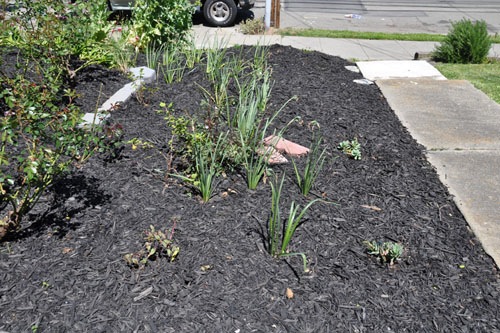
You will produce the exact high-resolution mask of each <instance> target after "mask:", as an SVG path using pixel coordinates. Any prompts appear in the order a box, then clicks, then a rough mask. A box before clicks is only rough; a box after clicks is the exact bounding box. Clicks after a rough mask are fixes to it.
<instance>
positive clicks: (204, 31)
mask: <svg viewBox="0 0 500 333" xmlns="http://www.w3.org/2000/svg"><path fill="white" fill-rule="evenodd" d="M193 31H194V36H195V43H196V45H197V46H199V47H212V46H214V45H218V46H220V45H221V44H223V45H225V46H233V45H237V44H239V45H256V44H261V45H272V44H281V45H290V46H293V47H296V48H299V49H304V50H311V51H319V52H322V53H326V54H329V55H334V56H338V57H341V58H344V59H348V60H353V61H373V60H412V59H413V58H414V56H415V53H419V54H420V55H422V54H429V53H431V52H432V51H433V50H434V49H435V48H436V46H437V45H439V43H436V42H412V41H397V40H368V39H342V38H313V37H294V36H280V35H244V34H242V33H241V32H240V30H239V27H229V28H207V27H205V26H202V25H196V26H194V27H193ZM489 56H490V57H500V44H494V45H493V47H492V48H491V50H490V53H489Z"/></svg>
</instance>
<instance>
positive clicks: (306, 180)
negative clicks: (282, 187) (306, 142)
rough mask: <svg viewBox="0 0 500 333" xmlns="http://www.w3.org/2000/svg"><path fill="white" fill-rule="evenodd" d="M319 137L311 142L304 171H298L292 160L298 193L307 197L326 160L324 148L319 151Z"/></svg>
mask: <svg viewBox="0 0 500 333" xmlns="http://www.w3.org/2000/svg"><path fill="white" fill-rule="evenodd" d="M321 141H322V140H321V137H319V138H318V139H317V140H316V141H314V142H313V144H312V146H311V148H310V149H309V154H308V155H307V157H306V163H305V167H304V170H302V172H300V171H299V169H298V167H297V164H296V163H295V161H294V160H292V164H293V169H294V171H295V177H296V179H297V184H298V185H299V188H300V192H301V193H302V194H303V195H304V196H307V195H308V194H309V192H310V191H311V189H312V187H313V184H314V182H315V181H316V178H318V176H319V174H320V172H321V170H322V169H323V164H324V163H325V159H326V148H324V149H323V150H320V145H321Z"/></svg>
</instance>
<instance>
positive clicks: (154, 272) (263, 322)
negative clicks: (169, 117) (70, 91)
mask: <svg viewBox="0 0 500 333" xmlns="http://www.w3.org/2000/svg"><path fill="white" fill-rule="evenodd" d="M269 52H270V59H269V64H270V66H271V67H272V78H273V81H274V85H273V89H272V96H271V100H270V103H269V107H268V109H269V110H270V111H271V112H272V111H276V110H278V109H279V108H280V107H281V106H282V105H283V104H284V103H285V102H286V101H287V100H288V99H289V98H290V97H292V96H297V97H298V99H297V100H296V101H294V102H291V103H289V104H288V105H287V106H286V107H285V108H284V109H283V111H282V112H281V113H280V115H279V116H278V118H277V119H276V121H275V123H274V126H275V128H277V129H280V128H282V127H283V126H284V125H285V124H287V123H288V122H289V121H290V120H291V119H293V118H294V117H296V116H300V121H298V122H294V123H293V124H292V125H291V126H290V127H289V128H288V130H287V131H286V132H285V137H286V138H287V139H290V140H292V141H294V142H297V143H300V144H302V145H305V146H308V145H309V144H310V142H311V140H312V137H313V132H312V128H316V130H315V132H314V133H315V134H318V132H319V133H321V134H322V136H323V138H324V145H323V147H324V148H326V149H327V154H328V158H327V161H326V163H325V167H324V169H323V172H322V173H321V174H320V176H319V178H318V180H317V182H316V184H315V187H314V189H313V192H312V195H311V196H310V197H309V198H304V197H303V196H302V195H301V194H300V193H299V191H298V188H297V185H296V182H295V179H294V177H295V176H294V173H293V167H292V166H291V164H286V165H281V166H277V167H273V171H274V172H275V173H277V174H278V175H280V176H281V175H282V174H285V175H286V176H285V184H284V188H283V193H282V205H281V206H282V209H283V215H284V216H286V214H287V213H288V208H289V207H290V203H291V202H292V201H295V202H297V203H300V204H301V205H302V206H303V205H304V204H305V203H307V202H308V200H310V199H312V198H316V197H321V198H324V200H325V201H328V202H334V203H336V205H333V204H326V203H318V204H316V205H314V206H313V207H312V208H311V209H310V210H309V212H308V213H307V216H306V219H305V221H304V223H303V224H302V225H301V226H300V227H299V228H298V230H297V233H296V235H295V237H294V238H293V239H292V242H291V243H290V250H291V251H298V252H303V253H305V254H306V255H307V258H308V261H309V267H310V269H311V272H310V273H304V272H302V270H301V265H302V262H301V260H300V258H297V257H291V258H288V259H287V260H277V259H274V258H272V257H270V256H269V255H268V254H267V253H266V251H265V239H266V224H267V220H268V218H269V212H270V203H271V197H270V195H271V192H270V187H269V183H261V184H259V186H258V188H257V189H256V190H254V191H251V190H248V189H247V187H246V184H245V179H244V177H243V175H242V174H241V173H238V172H235V173H228V174H227V176H226V177H220V178H219V179H218V186H217V188H216V191H215V193H214V197H213V198H212V199H211V200H210V201H209V202H208V203H206V204H201V203H200V201H199V198H198V197H197V195H196V194H195V193H193V192H192V191H191V190H189V189H188V188H187V187H186V186H185V185H184V184H183V183H181V182H180V181H179V180H177V179H175V177H169V176H168V172H171V171H172V170H170V169H168V163H167V159H166V158H165V156H166V155H167V154H168V141H169V140H170V138H171V133H170V131H169V130H168V128H167V125H166V123H165V120H164V119H163V116H162V115H161V114H159V113H158V112H157V110H159V109H160V106H159V105H160V103H161V102H165V103H167V104H169V103H172V105H173V107H172V111H173V112H175V113H176V114H177V115H181V114H183V115H186V114H191V115H194V116H197V117H199V119H203V117H204V114H205V113H204V111H205V110H204V109H203V105H202V103H201V101H202V100H203V98H204V96H203V92H202V91H201V89H200V85H202V86H204V87H206V88H208V85H207V81H206V79H205V77H204V68H203V65H201V64H200V65H199V66H198V67H196V68H195V69H193V70H191V71H189V72H186V73H185V75H184V79H183V80H182V82H177V83H174V84H170V85H167V84H165V83H164V81H163V80H162V78H161V77H160V78H159V80H158V82H157V83H156V85H157V86H156V87H155V89H153V90H154V91H155V94H152V96H151V98H149V100H148V104H143V103H139V102H138V101H137V100H132V101H130V102H129V103H127V104H126V105H124V106H123V107H122V108H120V109H118V110H116V111H114V112H113V113H112V116H111V121H112V122H115V123H119V124H121V125H122V126H123V129H124V141H128V140H131V139H134V138H139V139H141V140H142V141H143V142H149V143H152V144H154V146H155V148H147V147H143V148H140V149H132V148H131V147H130V145H127V146H125V148H124V149H123V151H122V155H121V158H120V159H118V160H116V161H114V162H113V163H107V162H105V161H104V160H103V159H101V158H100V157H99V156H96V157H95V158H93V159H91V160H90V161H89V163H88V164H86V165H85V166H84V167H83V168H82V169H81V170H79V172H78V173H76V174H75V175H74V177H71V178H69V179H68V180H66V182H63V183H60V184H59V187H57V188H56V189H55V190H56V191H55V192H56V196H55V198H56V200H55V202H54V205H53V207H52V209H51V210H50V213H49V214H48V215H46V216H45V218H44V220H40V221H38V220H32V221H28V222H27V224H26V225H30V224H31V225H40V226H41V225H44V226H50V227H48V228H44V227H40V229H36V230H33V231H31V232H29V233H27V234H25V235H24V237H21V238H19V239H18V240H15V241H11V242H6V243H4V244H2V247H1V248H0V267H1V270H0V274H1V275H0V276H1V280H2V285H1V286H0V309H1V311H0V330H4V331H10V332H18V331H29V330H30V328H31V327H33V325H36V326H37V327H38V328H39V330H40V331H50V332H64V331H75V332H80V331H89V332H90V331H91V332H115V331H134V332H135V331H137V332H247V331H248V332H249V331H258V332H387V331H395V332H424V331H428V332H441V331H443V332H456V331H459V332H498V331H499V330H500V323H499V321H498V313H500V308H499V307H500V305H499V303H498V297H499V291H500V288H499V283H498V282H499V277H498V271H497V268H496V266H495V264H494V262H493V260H492V259H491V258H490V257H489V256H488V255H487V254H485V252H484V251H483V249H482V247H481V245H480V243H479V242H478V240H477V239H476V238H475V236H474V235H473V234H472V233H471V231H470V230H469V228H468V226H467V223H466V221H465V220H464V218H463V216H462V215H461V214H460V212H459V210H458V209H457V207H456V206H455V204H454V202H453V200H452V198H451V196H450V195H449V193H448V191H447V189H446V188H445V187H444V186H443V185H442V184H441V183H440V182H439V179H438V177H437V175H436V173H435V171H434V169H433V168H432V166H431V165H430V164H429V163H428V162H427V161H426V159H425V155H424V151H423V148H422V147H421V146H420V145H418V144H417V143H416V142H415V140H414V139H413V138H412V137H411V136H410V135H409V134H408V132H407V131H406V129H405V128H404V127H403V126H402V125H401V123H400V122H399V120H398V119H397V117H396V116H395V114H394V112H393V111H392V110H391V109H390V107H389V106H388V104H387V102H386V100H385V98H384V96H383V95H382V94H381V92H380V91H379V89H378V88H377V87H376V86H373V85H372V86H364V85H358V84H355V83H354V82H353V80H354V79H359V78H361V75H360V74H356V73H352V72H350V71H348V70H346V69H345V68H344V66H346V65H351V63H349V62H348V61H346V60H343V59H340V58H337V57H332V56H328V55H325V54H321V53H317V52H309V51H300V50H296V49H293V48H291V47H283V46H276V45H275V46H271V47H270V49H269ZM229 53H234V54H235V55H236V54H240V53H241V54H247V55H248V54H249V55H250V56H251V55H252V54H253V50H252V49H251V48H248V47H244V48H242V49H241V48H234V49H231V50H230V51H229ZM108 79H111V78H109V77H106V75H104V78H102V79H99V80H96V82H98V81H100V80H102V81H104V82H106V84H105V86H107V80H108ZM86 89H88V90H89V91H94V92H95V91H98V89H97V87H91V86H90V85H89V86H88V88H86ZM84 91H85V90H84ZM229 91H230V93H234V92H235V91H236V90H235V87H234V86H231V87H230V89H229ZM90 96H92V94H91V93H89V94H86V93H84V94H82V97H81V100H80V101H79V103H81V104H82V105H85V104H92V103H95V100H94V99H92V100H89V99H88V98H90ZM92 98H94V97H92ZM314 122H317V123H318V124H319V129H317V127H314V126H312V125H313V124H314ZM353 138H357V139H358V141H359V142H360V143H361V147H362V159H361V160H359V161H357V160H353V159H350V158H348V157H347V156H346V155H344V154H342V153H341V152H339V151H338V150H337V146H338V144H339V142H341V141H344V140H351V139H353ZM296 162H297V163H298V166H299V168H302V167H303V166H304V159H297V160H296ZM174 166H175V164H174ZM68 213H69V215H70V220H69V222H68V224H69V226H63V225H57V223H56V224H55V226H54V225H52V224H51V223H55V222H54V220H57V219H60V217H64V216H65V215H66V214H68ZM50 214H53V215H50ZM52 216H56V217H55V218H52ZM38 218H39V216H38V215H36V216H32V219H38ZM172 219H175V220H176V221H177V227H176V229H175V234H174V241H175V242H176V244H177V245H178V246H180V249H181V250H180V254H179V256H178V258H177V259H176V260H175V261H174V262H167V261H166V260H161V259H160V260H156V261H154V262H151V263H149V264H148V265H147V266H146V267H144V268H143V269H139V270H134V269H131V268H129V267H128V266H127V265H126V263H125V261H124V260H123V256H124V255H125V254H127V253H131V252H135V251H138V250H140V249H141V248H142V247H143V245H144V240H143V234H144V231H146V230H148V229H149V226H150V225H154V226H155V227H156V228H157V229H162V230H164V229H167V228H171V227H172ZM61 221H62V220H61ZM55 229H63V230H64V231H63V232H62V233H60V234H58V233H57V232H54V230H55ZM366 240H378V241H394V242H400V243H401V244H403V246H404V248H405V252H404V254H403V257H402V260H400V261H399V262H398V263H397V264H396V265H394V266H393V267H388V266H386V265H382V264H381V263H380V262H379V261H377V260H376V258H374V257H371V256H369V255H368V254H367V253H366V251H365V249H364V246H363V244H362V242H363V241H366ZM287 288H289V289H290V290H291V291H293V298H290V297H289V296H290V293H288V297H287V295H286V291H287Z"/></svg>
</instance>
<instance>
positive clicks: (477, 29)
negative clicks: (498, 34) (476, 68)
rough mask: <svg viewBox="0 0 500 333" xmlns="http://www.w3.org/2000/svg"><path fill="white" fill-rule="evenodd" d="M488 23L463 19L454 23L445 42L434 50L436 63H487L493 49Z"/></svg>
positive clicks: (433, 55)
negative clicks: (489, 53)
mask: <svg viewBox="0 0 500 333" xmlns="http://www.w3.org/2000/svg"><path fill="white" fill-rule="evenodd" d="M491 43H492V42H491V38H490V36H489V35H488V28H487V25H486V22H485V21H483V20H481V21H476V22H474V23H473V22H472V21H470V20H468V19H463V20H461V21H458V22H454V23H452V29H451V31H450V32H449V33H448V35H446V37H445V39H444V41H443V42H442V43H441V44H440V45H439V46H438V47H437V48H436V49H435V50H434V52H433V53H432V57H433V58H434V60H436V61H441V62H446V63H458V64H481V63H484V62H486V60H487V57H488V52H489V50H490V48H491Z"/></svg>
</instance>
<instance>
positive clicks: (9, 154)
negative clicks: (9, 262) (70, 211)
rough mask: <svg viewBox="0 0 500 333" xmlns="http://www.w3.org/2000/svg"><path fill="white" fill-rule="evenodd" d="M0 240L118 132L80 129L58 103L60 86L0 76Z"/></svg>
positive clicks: (72, 111) (69, 107) (73, 111)
mask: <svg viewBox="0 0 500 333" xmlns="http://www.w3.org/2000/svg"><path fill="white" fill-rule="evenodd" d="M0 87H2V90H1V91H0V111H1V112H2V113H3V115H2V116H1V117H0V133H1V136H0V207H8V208H7V212H6V215H5V216H3V217H0V239H1V238H3V237H4V236H6V235H7V234H11V233H13V232H15V231H17V230H18V228H19V227H20V224H21V221H22V219H23V217H24V216H25V215H26V214H27V213H28V212H29V211H30V210H31V209H32V208H33V207H34V206H35V204H36V203H37V202H38V200H39V198H40V197H41V196H42V195H43V193H44V192H45V190H46V189H47V188H48V187H49V186H50V185H52V184H53V183H54V182H55V181H56V180H57V179H58V178H59V177H60V176H61V175H62V174H63V173H65V172H66V171H68V170H69V169H70V168H71V165H72V163H74V162H77V163H83V162H84V161H85V160H87V159H88V158H90V157H91V156H92V155H93V154H94V153H95V152H96V151H98V150H99V149H101V148H104V147H106V146H107V145H108V143H109V142H107V141H106V139H107V138H109V136H113V133H112V132H114V131H115V130H116V129H117V128H116V129H113V128H108V130H109V131H110V132H107V130H105V129H103V128H101V127H97V126H95V127H94V126H91V128H90V129H83V128H81V127H80V126H79V124H80V122H81V116H82V115H81V113H80V111H79V109H78V108H77V107H75V106H74V105H73V103H72V98H71V96H72V94H71V92H69V91H66V92H65V96H63V97H65V98H63V100H64V99H67V100H68V101H69V102H67V103H62V102H61V95H60V90H61V88H60V86H58V85H57V84H56V83H55V82H52V84H37V83H34V82H32V81H30V80H28V79H26V78H24V77H22V76H18V77H16V78H8V77H3V76H0Z"/></svg>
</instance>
